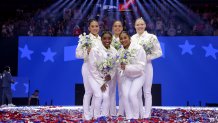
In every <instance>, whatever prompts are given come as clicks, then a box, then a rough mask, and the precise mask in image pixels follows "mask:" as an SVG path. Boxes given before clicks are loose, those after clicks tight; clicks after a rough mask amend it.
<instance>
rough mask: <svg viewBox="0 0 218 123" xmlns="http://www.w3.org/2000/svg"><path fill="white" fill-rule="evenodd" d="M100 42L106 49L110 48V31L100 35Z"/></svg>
mask: <svg viewBox="0 0 218 123" xmlns="http://www.w3.org/2000/svg"><path fill="white" fill-rule="evenodd" d="M101 41H102V44H103V45H104V47H105V48H106V49H108V48H110V45H111V42H112V35H111V34H110V33H105V34H103V35H102V37H101Z"/></svg>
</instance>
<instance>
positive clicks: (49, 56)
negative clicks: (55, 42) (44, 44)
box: [42, 48, 57, 62]
mask: <svg viewBox="0 0 218 123" xmlns="http://www.w3.org/2000/svg"><path fill="white" fill-rule="evenodd" d="M56 54H57V53H56V52H52V51H51V48H48V50H47V51H46V52H42V55H43V56H44V62H47V61H51V62H54V56H55V55H56Z"/></svg>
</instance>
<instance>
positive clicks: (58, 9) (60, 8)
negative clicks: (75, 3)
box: [52, 0, 70, 14]
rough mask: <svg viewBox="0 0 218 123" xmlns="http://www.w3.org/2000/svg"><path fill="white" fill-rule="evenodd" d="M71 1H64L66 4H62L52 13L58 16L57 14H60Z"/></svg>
mask: <svg viewBox="0 0 218 123" xmlns="http://www.w3.org/2000/svg"><path fill="white" fill-rule="evenodd" d="M69 1H70V0H66V1H64V3H62V4H61V5H60V6H58V7H56V9H55V10H54V11H52V14H57V12H59V11H60V10H62V9H63V8H64V7H65V6H66V5H67V3H68V2H69Z"/></svg>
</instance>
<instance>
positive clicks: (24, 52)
mask: <svg viewBox="0 0 218 123" xmlns="http://www.w3.org/2000/svg"><path fill="white" fill-rule="evenodd" d="M19 50H20V51H21V58H27V59H28V60H31V56H30V55H31V54H33V53H34V51H32V50H30V49H29V48H28V46H27V44H25V46H24V48H21V47H19Z"/></svg>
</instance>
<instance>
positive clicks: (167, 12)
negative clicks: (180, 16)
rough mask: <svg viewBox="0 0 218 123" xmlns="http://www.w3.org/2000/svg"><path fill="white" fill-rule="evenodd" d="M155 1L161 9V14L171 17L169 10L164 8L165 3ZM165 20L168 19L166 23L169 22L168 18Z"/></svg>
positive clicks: (158, 0)
mask: <svg viewBox="0 0 218 123" xmlns="http://www.w3.org/2000/svg"><path fill="white" fill-rule="evenodd" d="M155 1H156V3H157V5H158V6H159V7H160V9H161V12H162V14H163V15H165V14H166V15H169V14H170V12H169V10H168V9H167V8H166V7H164V6H163V3H161V2H160V0H155ZM164 19H166V20H165V21H167V18H166V17H165V18H164Z"/></svg>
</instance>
